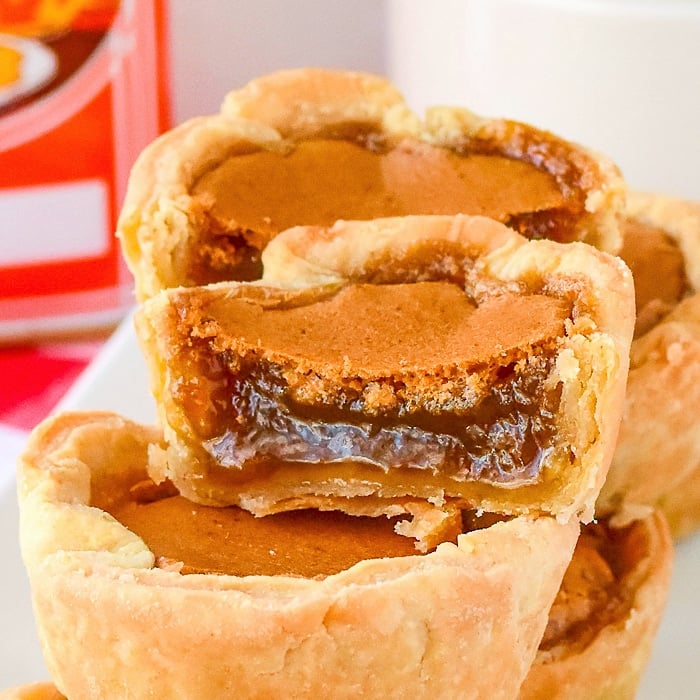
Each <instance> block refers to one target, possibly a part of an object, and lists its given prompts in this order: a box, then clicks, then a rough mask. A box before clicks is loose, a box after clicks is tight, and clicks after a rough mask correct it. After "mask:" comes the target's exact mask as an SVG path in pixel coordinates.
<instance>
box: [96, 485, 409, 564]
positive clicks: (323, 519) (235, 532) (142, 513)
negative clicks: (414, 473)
mask: <svg viewBox="0 0 700 700" xmlns="http://www.w3.org/2000/svg"><path fill="white" fill-rule="evenodd" d="M93 505H97V506H98V507H101V508H102V509H103V510H106V511H107V512H109V513H110V514H111V515H113V516H114V517H115V518H116V519H117V520H119V522H121V523H122V524H123V525H125V526H126V527H128V528H129V529H130V530H131V531H132V532H134V533H136V534H137V535H138V536H139V537H140V538H141V539H142V540H143V541H144V542H145V543H146V545H147V546H148V548H149V549H150V550H151V551H152V552H153V553H154V555H155V556H156V565H157V566H158V567H160V568H167V569H173V570H176V571H179V572H180V573H182V574H194V573H215V574H230V575H234V576H252V575H266V576H278V575H279V576H301V577H305V578H318V577H324V576H329V575H331V574H335V573H338V572H339V571H343V570H345V569H348V568H350V567H351V566H353V565H354V564H356V563H357V562H359V561H363V560H366V559H375V558H381V557H403V556H411V555H415V554H416V549H415V546H414V543H413V539H412V538H410V537H403V536H401V535H398V534H396V532H394V524H395V522H396V519H395V518H394V519H390V518H386V517H376V518H370V517H353V516H350V515H346V514H344V513H340V512H335V511H329V512H322V511H316V510H299V511H290V512H286V513H278V514H274V515H268V516H265V517H264V518H256V517H254V516H253V515H251V514H250V513H248V512H247V511H244V510H241V509H240V508H237V507H235V506H229V507H226V508H212V507H208V506H203V505H199V504H197V503H192V502H190V501H188V500H187V499H185V498H183V497H182V496H179V495H177V493H176V491H175V490H174V488H173V487H172V486H171V485H169V484H168V483H167V482H166V484H163V485H160V486H156V485H155V484H154V483H153V482H152V481H150V480H143V481H138V482H137V483H135V484H133V485H131V486H130V487H127V488H124V489H118V490H116V491H114V490H113V491H112V492H110V493H102V494H98V495H97V496H96V497H94V498H93Z"/></svg>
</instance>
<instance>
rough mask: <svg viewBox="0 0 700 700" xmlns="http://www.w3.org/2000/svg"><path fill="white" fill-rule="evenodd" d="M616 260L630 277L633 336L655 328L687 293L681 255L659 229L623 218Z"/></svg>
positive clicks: (674, 244)
mask: <svg viewBox="0 0 700 700" xmlns="http://www.w3.org/2000/svg"><path fill="white" fill-rule="evenodd" d="M622 231H623V240H624V244H623V248H622V251H621V252H620V257H622V259H623V260H624V261H625V262H626V263H627V264H628V265H629V268H630V270H632V276H633V277H634V291H635V300H636V304H637V322H636V326H635V336H640V335H643V334H644V333H646V332H647V331H649V330H650V329H651V328H653V326H655V325H656V324H657V323H658V322H659V321H660V320H661V319H662V318H663V317H664V316H666V314H668V313H669V311H671V309H673V307H674V306H676V304H678V302H679V301H680V300H681V299H682V298H683V297H684V296H685V294H687V292H688V289H689V284H688V279H687V277H686V274H685V260H684V258H683V252H682V251H681V250H680V248H679V247H678V245H677V244H676V242H675V241H674V240H673V239H672V238H671V237H670V236H669V235H668V233H666V232H665V231H664V230H663V229H660V228H656V227H654V226H649V225H648V224H645V223H643V222H641V221H639V220H637V219H627V220H626V221H625V222H624V224H623V227H622Z"/></svg>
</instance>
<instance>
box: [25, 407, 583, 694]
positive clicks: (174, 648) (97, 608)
mask: <svg viewBox="0 0 700 700" xmlns="http://www.w3.org/2000/svg"><path fill="white" fill-rule="evenodd" d="M161 442H162V435H161V434H160V432H159V431H158V430H157V429H155V428H149V427H145V426H141V425H137V424H135V423H133V422H130V421H128V420H126V419H124V418H121V417H119V416H116V415H114V414H107V413H82V414H75V413H73V414H65V413H64V414H59V415H58V416H56V417H53V418H50V419H48V420H47V421H45V422H44V423H43V424H41V425H40V426H38V427H37V428H36V429H35V430H34V432H33V433H32V435H31V437H30V440H29V443H28V445H27V448H26V450H25V452H24V454H23V455H22V456H21V458H20V461H19V470H18V493H19V503H20V535H21V546H22V553H23V557H24V561H25V564H26V567H27V571H28V574H29V579H30V583H31V589H32V597H33V604H34V610H35V616H36V621H37V626H38V632H39V637H40V640H41V643H42V647H43V650H44V654H45V658H46V663H47V666H48V669H49V672H50V674H51V678H52V680H53V681H54V683H55V685H56V687H57V688H58V689H59V690H60V692H61V693H62V694H64V695H65V696H66V697H68V698H70V699H71V700H81V699H82V698H91V699H96V698H144V697H154V698H156V697H157V698H188V700H198V699H200V698H201V699H206V700H209V699H210V698H217V697H245V698H270V697H294V698H318V697H333V698H357V697H359V696H362V697H382V698H384V697H386V698H401V697H409V696H410V697H415V698H431V697H441V698H460V699H461V698H513V697H516V696H517V692H518V688H519V687H520V684H521V683H522V681H523V679H524V677H525V675H526V674H527V671H528V669H529V667H530V665H531V663H532V660H533V658H534V657H535V654H536V651H537V646H538V643H539V641H540V639H541V637H542V634H543V631H544V629H545V625H546V623H547V614H548V611H549V609H550V607H551V605H552V602H553V600H554V598H555V595H556V592H557V588H558V587H559V583H560V581H561V579H562V576H563V574H564V571H565V569H566V567H567V564H568V563H569V560H570V558H571V554H572V551H573V548H574V545H575V541H576V539H577V536H578V532H579V526H578V523H576V522H574V521H571V522H568V523H563V522H559V521H557V520H556V519H555V518H553V517H551V516H542V517H539V518H530V517H524V516H522V517H515V518H512V519H508V520H506V521H503V522H497V523H495V524H492V525H490V526H484V528H483V529H478V530H474V531H465V532H464V533H462V534H457V535H455V536H453V537H452V538H451V539H449V540H446V541H443V542H441V543H440V544H438V545H437V546H436V547H434V548H433V549H432V550H431V551H430V552H428V553H426V554H417V553H416V552H415V550H414V549H413V546H412V545H411V544H410V541H408V540H407V541H406V542H408V544H406V542H404V541H403V540H405V538H403V537H402V536H401V535H399V534H396V533H395V532H393V531H392V527H391V520H390V519H388V518H386V517H384V516H382V517H378V518H361V517H349V516H346V515H344V514H342V513H337V512H336V513H319V512H317V513H314V514H313V515H309V514H307V513H304V512H301V513H283V514H279V515H269V516H267V517H265V518H255V517H253V516H251V515H250V514H249V513H247V512H245V511H241V510H240V509H238V508H237V507H235V506H232V507H228V508H210V507H208V506H201V505H197V504H192V503H189V502H187V501H185V500H184V499H182V497H181V496H178V495H176V494H175V493H174V491H171V490H170V489H169V487H168V485H167V484H161V485H155V484H154V483H153V482H152V481H151V480H149V477H148V472H147V463H148V460H149V452H150V451H152V450H154V449H157V447H158V445H159V444H161ZM468 520H469V519H468V518H466V517H465V520H464V523H465V525H466V523H467V522H468ZM259 528H260V530H259ZM460 529H465V530H466V529H467V528H466V527H464V526H463V527H461V528H460ZM353 540H357V541H358V542H357V543H356V542H353ZM202 552H204V558H202V557H201V556H200V555H202ZM43 689H44V690H45V689H46V686H44V688H43ZM38 690H39V691H41V690H42V688H39V689H38Z"/></svg>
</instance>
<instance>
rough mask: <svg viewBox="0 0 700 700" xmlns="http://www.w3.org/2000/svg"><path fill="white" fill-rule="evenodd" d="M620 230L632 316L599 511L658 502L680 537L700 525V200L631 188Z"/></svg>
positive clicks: (650, 504) (603, 511) (653, 504)
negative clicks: (618, 417)
mask: <svg viewBox="0 0 700 700" xmlns="http://www.w3.org/2000/svg"><path fill="white" fill-rule="evenodd" d="M622 231H623V234H624V246H623V249H622V251H621V256H622V257H623V259H624V260H625V261H626V262H627V263H628V264H629V266H630V269H631V270H632V276H633V278H634V283H635V294H636V298H637V322H636V328H635V338H634V340H633V342H632V346H631V352H630V372H629V378H628V383H627V394H626V399H625V407H624V410H623V416H622V422H621V426H620V434H619V440H618V445H617V448H616V450H615V454H614V456H613V460H612V464H611V467H610V472H609V474H608V479H607V481H606V483H605V486H604V488H603V491H602V493H601V499H600V502H599V511H600V512H601V513H606V512H611V511H615V510H618V509H620V508H622V507H624V505H625V504H631V505H647V506H651V507H654V508H659V509H660V510H662V511H663V512H664V514H665V515H666V517H667V519H668V521H669V524H670V525H671V530H672V532H673V533H674V536H676V537H681V536H683V535H687V534H688V533H690V532H692V531H694V530H695V529H697V527H698V525H700V435H699V434H698V429H697V416H698V415H700V293H699V292H700V203H698V202H690V201H686V200H682V199H677V198H672V197H668V196H663V195H659V194H654V193H642V192H632V193H630V195H629V200H628V204H627V218H626V220H625V222H624V225H623V227H622Z"/></svg>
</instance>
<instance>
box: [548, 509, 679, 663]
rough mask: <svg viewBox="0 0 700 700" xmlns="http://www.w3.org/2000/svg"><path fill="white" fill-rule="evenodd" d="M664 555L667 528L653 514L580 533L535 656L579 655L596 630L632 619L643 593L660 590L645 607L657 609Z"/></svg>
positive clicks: (664, 580) (664, 578)
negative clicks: (650, 588) (654, 588)
mask: <svg viewBox="0 0 700 700" xmlns="http://www.w3.org/2000/svg"><path fill="white" fill-rule="evenodd" d="M670 550H671V546H670V537H669V534H668V526H667V524H666V522H665V520H664V518H663V516H661V515H660V514H659V513H658V512H657V513H654V512H652V513H650V514H648V515H647V516H645V517H644V518H641V519H638V520H633V521H632V522H631V523H628V524H626V525H624V526H620V525H611V523H610V520H609V519H601V520H599V521H597V522H595V523H590V524H588V525H586V526H585V527H583V529H582V531H581V536H580V537H579V540H578V542H577V543H576V549H575V550H574V556H573V557H572V560H571V563H570V564H569V566H568V568H567V571H566V573H565V574H564V579H563V581H562V584H561V588H560V589H559V593H558V594H557V597H556V599H555V601H554V604H553V605H552V609H551V611H550V614H549V621H548V623H547V629H546V630H545V634H544V637H543V638H542V642H541V643H540V650H542V651H551V652H554V654H555V656H556V655H573V654H577V653H580V652H581V651H582V650H583V649H585V648H586V647H587V646H588V645H589V644H591V643H593V641H594V640H595V638H596V637H597V636H598V635H599V634H600V632H601V630H603V629H605V628H606V627H608V626H622V623H623V621H624V620H625V619H627V618H628V617H629V616H630V615H634V614H635V613H637V614H638V611H635V608H638V607H639V606H640V604H641V601H642V600H643V598H642V596H643V595H646V594H647V591H645V588H647V587H650V586H653V587H656V586H659V588H660V590H659V591H658V592H655V596H658V599H656V600H653V601H649V607H650V608H661V607H663V603H664V601H665V597H666V592H667V591H666V586H667V584H668V577H669V572H670V561H671V551H670ZM645 612H646V611H645Z"/></svg>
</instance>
